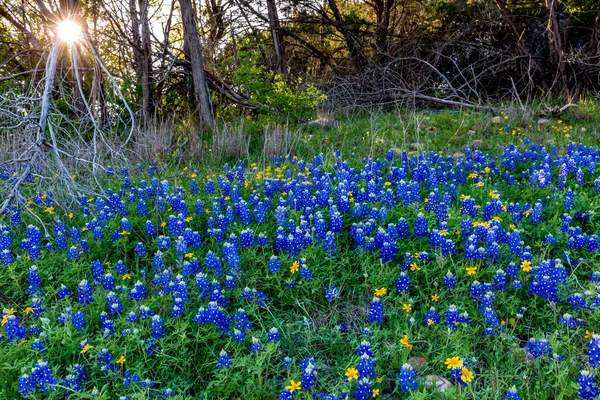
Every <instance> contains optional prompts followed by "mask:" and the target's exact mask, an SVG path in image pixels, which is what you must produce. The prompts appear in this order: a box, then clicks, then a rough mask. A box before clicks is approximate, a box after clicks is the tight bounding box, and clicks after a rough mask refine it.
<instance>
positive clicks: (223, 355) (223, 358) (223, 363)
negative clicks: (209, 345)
mask: <svg viewBox="0 0 600 400" xmlns="http://www.w3.org/2000/svg"><path fill="white" fill-rule="evenodd" d="M229 367H231V357H229V354H227V352H226V351H225V350H221V352H220V353H219V359H218V360H217V368H229Z"/></svg>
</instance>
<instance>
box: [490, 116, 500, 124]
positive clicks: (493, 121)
mask: <svg viewBox="0 0 600 400" xmlns="http://www.w3.org/2000/svg"><path fill="white" fill-rule="evenodd" d="M491 122H492V124H501V123H502V117H500V116H496V117H493V118H492V119H491Z"/></svg>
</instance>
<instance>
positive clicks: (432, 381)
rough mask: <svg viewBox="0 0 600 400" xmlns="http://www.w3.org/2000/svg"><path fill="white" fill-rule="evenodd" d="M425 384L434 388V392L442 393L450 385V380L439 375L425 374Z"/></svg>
mask: <svg viewBox="0 0 600 400" xmlns="http://www.w3.org/2000/svg"><path fill="white" fill-rule="evenodd" d="M425 386H427V387H430V388H433V389H435V391H436V392H440V393H444V392H445V391H446V390H448V389H450V388H451V387H452V382H450V381H449V380H448V379H446V378H442V377H441V376H437V375H427V376H426V377H425Z"/></svg>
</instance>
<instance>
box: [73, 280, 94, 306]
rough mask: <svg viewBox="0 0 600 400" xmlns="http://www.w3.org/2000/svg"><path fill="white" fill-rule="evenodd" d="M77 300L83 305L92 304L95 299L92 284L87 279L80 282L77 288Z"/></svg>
mask: <svg viewBox="0 0 600 400" xmlns="http://www.w3.org/2000/svg"><path fill="white" fill-rule="evenodd" d="M77 301H78V302H79V303H80V304H83V305H86V304H90V303H92V302H93V301H94V299H93V298H92V285H90V284H89V282H88V281H87V280H85V279H84V280H82V281H81V282H79V286H78V289H77Z"/></svg>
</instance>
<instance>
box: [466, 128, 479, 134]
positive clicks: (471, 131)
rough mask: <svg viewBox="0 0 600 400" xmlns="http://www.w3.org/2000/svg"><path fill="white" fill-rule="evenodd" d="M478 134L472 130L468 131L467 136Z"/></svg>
mask: <svg viewBox="0 0 600 400" xmlns="http://www.w3.org/2000/svg"><path fill="white" fill-rule="evenodd" d="M476 133H477V132H475V131H474V130H472V129H471V130H468V131H467V135H474V134H476Z"/></svg>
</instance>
